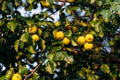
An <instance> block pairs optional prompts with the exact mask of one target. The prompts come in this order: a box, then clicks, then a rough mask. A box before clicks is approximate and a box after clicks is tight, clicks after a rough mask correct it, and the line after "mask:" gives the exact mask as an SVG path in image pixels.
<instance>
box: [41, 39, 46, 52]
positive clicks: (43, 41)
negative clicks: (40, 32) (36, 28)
mask: <svg viewBox="0 0 120 80" xmlns="http://www.w3.org/2000/svg"><path fill="white" fill-rule="evenodd" d="M41 45H42V49H43V50H44V49H45V48H46V45H45V40H43V39H42V41H41Z"/></svg>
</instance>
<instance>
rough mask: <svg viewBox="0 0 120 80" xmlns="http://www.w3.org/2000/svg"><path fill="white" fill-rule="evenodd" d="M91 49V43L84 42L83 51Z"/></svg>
mask: <svg viewBox="0 0 120 80" xmlns="http://www.w3.org/2000/svg"><path fill="white" fill-rule="evenodd" d="M92 48H93V43H88V42H86V43H85V44H84V49H85V50H91V49H92Z"/></svg>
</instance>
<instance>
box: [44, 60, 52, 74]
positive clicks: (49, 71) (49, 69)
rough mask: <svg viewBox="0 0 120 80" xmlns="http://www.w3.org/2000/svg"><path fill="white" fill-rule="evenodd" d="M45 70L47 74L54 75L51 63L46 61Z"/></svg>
mask: <svg viewBox="0 0 120 80" xmlns="http://www.w3.org/2000/svg"><path fill="white" fill-rule="evenodd" d="M45 70H46V72H48V73H49V74H53V73H54V66H53V63H51V62H50V61H48V62H47V63H46V65H45Z"/></svg>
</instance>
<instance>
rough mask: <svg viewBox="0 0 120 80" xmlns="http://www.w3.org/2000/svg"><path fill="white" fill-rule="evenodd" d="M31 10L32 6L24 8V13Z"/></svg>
mask: <svg viewBox="0 0 120 80" xmlns="http://www.w3.org/2000/svg"><path fill="white" fill-rule="evenodd" d="M32 9H33V5H30V6H29V7H26V8H25V10H26V11H30V10H32Z"/></svg>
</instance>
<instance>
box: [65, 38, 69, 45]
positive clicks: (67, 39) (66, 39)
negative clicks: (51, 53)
mask: <svg viewBox="0 0 120 80" xmlns="http://www.w3.org/2000/svg"><path fill="white" fill-rule="evenodd" d="M63 43H64V44H65V45H68V44H69V43H70V39H69V38H67V37H64V39H63Z"/></svg>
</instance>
